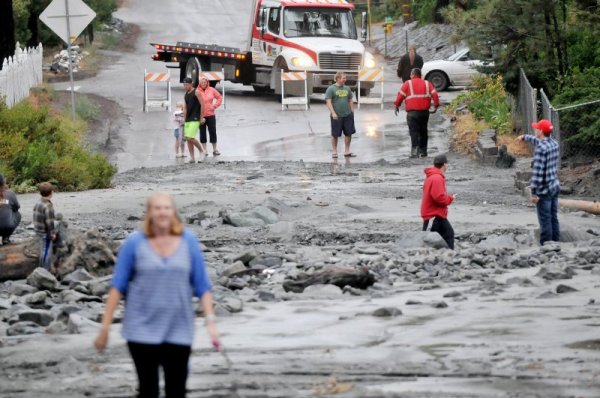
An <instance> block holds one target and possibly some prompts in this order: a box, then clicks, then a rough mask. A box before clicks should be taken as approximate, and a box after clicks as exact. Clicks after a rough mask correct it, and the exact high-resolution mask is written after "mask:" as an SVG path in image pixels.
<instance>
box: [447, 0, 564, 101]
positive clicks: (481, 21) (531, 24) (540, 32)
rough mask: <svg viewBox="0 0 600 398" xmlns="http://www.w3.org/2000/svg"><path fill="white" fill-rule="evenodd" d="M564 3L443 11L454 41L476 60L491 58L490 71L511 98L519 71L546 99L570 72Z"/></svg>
mask: <svg viewBox="0 0 600 398" xmlns="http://www.w3.org/2000/svg"><path fill="white" fill-rule="evenodd" d="M567 2H568V1H567V0H489V1H486V2H482V3H481V4H480V6H479V7H477V8H475V9H472V10H469V11H466V12H465V11H462V10H457V9H449V10H448V11H447V12H446V16H447V18H448V19H449V20H451V21H452V22H453V23H454V24H455V25H456V28H457V29H456V31H455V37H454V39H455V41H463V40H464V41H466V42H467V44H468V45H469V47H470V48H471V50H472V51H473V52H474V53H476V54H480V55H487V54H489V53H493V54H494V60H495V69H496V71H498V72H500V73H502V74H504V77H505V82H506V84H507V88H508V89H509V90H510V91H511V92H515V91H516V87H517V85H516V83H517V81H518V69H519V67H522V68H523V69H524V70H525V72H526V73H527V75H528V77H529V78H530V81H531V83H532V84H533V85H534V86H535V87H541V88H544V89H545V90H546V91H547V92H549V93H550V94H552V93H554V92H555V91H556V90H557V89H558V88H559V86H560V81H561V78H562V77H563V76H565V75H567V74H569V73H570V70H571V67H570V64H569V52H568V46H567V31H568V30H567V21H568V20H567V13H568V7H567ZM557 83H558V85H557Z"/></svg>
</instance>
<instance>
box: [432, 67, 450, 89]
mask: <svg viewBox="0 0 600 398" xmlns="http://www.w3.org/2000/svg"><path fill="white" fill-rule="evenodd" d="M427 80H429V81H430V82H431V84H433V87H435V89H436V90H437V91H444V90H445V89H447V88H448V86H449V85H450V84H449V82H448V76H446V74H445V73H444V72H442V71H439V70H435V71H433V72H430V73H429V74H428V75H427Z"/></svg>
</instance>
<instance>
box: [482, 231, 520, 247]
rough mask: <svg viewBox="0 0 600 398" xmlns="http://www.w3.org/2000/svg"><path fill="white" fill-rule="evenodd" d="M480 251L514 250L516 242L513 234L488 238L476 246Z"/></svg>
mask: <svg viewBox="0 0 600 398" xmlns="http://www.w3.org/2000/svg"><path fill="white" fill-rule="evenodd" d="M477 246H478V247H480V248H482V249H516V248H517V242H516V241H515V237H514V235H513V234H506V235H493V236H488V237H487V238H486V239H484V240H482V241H481V242H479V243H478V244H477Z"/></svg>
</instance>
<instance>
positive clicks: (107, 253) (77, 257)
mask: <svg viewBox="0 0 600 398" xmlns="http://www.w3.org/2000/svg"><path fill="white" fill-rule="evenodd" d="M118 246H119V245H118V244H117V243H116V242H115V241H113V240H112V239H111V238H110V237H109V236H107V235H105V234H102V233H100V232H99V231H96V230H91V231H88V232H86V233H85V234H81V235H77V236H75V237H73V238H70V239H69V240H68V241H67V242H66V244H65V247H63V248H62V249H60V250H59V253H58V255H57V257H58V258H57V260H56V272H57V274H58V275H59V276H61V277H65V276H66V275H68V274H70V273H72V272H74V271H75V270H76V269H77V268H83V269H85V270H86V271H88V272H89V273H90V274H91V275H94V276H106V275H110V274H112V272H113V266H114V264H115V261H116V257H115V254H116V253H117V250H118Z"/></svg>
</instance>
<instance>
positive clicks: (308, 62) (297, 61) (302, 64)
mask: <svg viewBox="0 0 600 398" xmlns="http://www.w3.org/2000/svg"><path fill="white" fill-rule="evenodd" d="M292 65H293V66H295V67H297V68H309V67H311V66H315V63H314V62H313V60H312V59H310V58H309V57H307V56H304V55H301V56H298V57H292Z"/></svg>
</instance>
